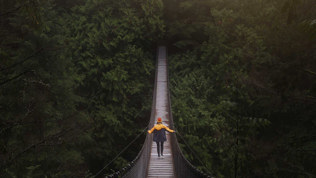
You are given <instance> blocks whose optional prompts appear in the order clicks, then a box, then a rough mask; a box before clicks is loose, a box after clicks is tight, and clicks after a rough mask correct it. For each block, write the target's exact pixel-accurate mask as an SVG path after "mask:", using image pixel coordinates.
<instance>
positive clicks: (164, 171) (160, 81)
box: [147, 46, 175, 178]
mask: <svg viewBox="0 0 316 178" xmlns="http://www.w3.org/2000/svg"><path fill="white" fill-rule="evenodd" d="M157 67H158V73H157V92H156V112H155V118H156V119H157V118H158V117H161V118H162V122H163V124H164V125H166V126H168V127H169V115H168V107H169V103H168V92H169V91H168V83H167V82H168V78H167V77H168V76H167V57H166V47H164V46H160V47H159V48H158V65H157ZM156 122H157V120H156ZM166 134H167V141H166V142H164V151H163V154H164V158H158V154H157V145H156V143H155V142H153V144H152V148H151V155H150V160H149V167H148V175H147V177H148V178H159V177H161V178H171V177H175V176H174V167H173V158H172V153H171V148H170V147H171V145H170V135H169V133H168V132H166Z"/></svg>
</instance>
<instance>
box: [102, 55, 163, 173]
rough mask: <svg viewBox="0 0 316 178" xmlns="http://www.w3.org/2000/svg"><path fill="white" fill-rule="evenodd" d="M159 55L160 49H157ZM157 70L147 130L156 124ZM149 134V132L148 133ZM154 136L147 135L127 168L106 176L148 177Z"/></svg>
mask: <svg viewBox="0 0 316 178" xmlns="http://www.w3.org/2000/svg"><path fill="white" fill-rule="evenodd" d="M157 54H158V49H157ZM157 66H158V55H157V57H156V69H157ZM157 72H158V71H157V70H156V71H155V83H154V91H153V99H152V106H151V114H150V119H149V123H148V126H147V128H152V127H153V126H154V122H155V108H156V92H157ZM146 133H147V132H146ZM152 140H153V135H152V134H148V133H147V134H146V138H145V141H144V144H143V146H142V149H141V150H140V152H139V153H138V155H137V156H136V158H135V159H134V160H133V161H131V162H130V163H129V164H128V165H127V166H126V167H124V168H122V169H121V170H119V171H117V172H115V173H113V174H111V175H107V176H105V177H106V178H112V177H124V178H135V177H146V175H147V172H148V163H149V160H150V159H149V158H150V153H151V145H152Z"/></svg>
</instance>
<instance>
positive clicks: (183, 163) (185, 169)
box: [166, 52, 211, 178]
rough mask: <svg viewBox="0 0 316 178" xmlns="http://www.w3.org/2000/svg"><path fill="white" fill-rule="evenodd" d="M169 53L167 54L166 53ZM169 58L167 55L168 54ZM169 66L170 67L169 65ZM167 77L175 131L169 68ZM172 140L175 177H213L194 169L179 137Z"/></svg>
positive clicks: (171, 123) (173, 135)
mask: <svg viewBox="0 0 316 178" xmlns="http://www.w3.org/2000/svg"><path fill="white" fill-rule="evenodd" d="M166 53H167V52H166ZM166 57H167V54H166ZM167 66H168V65H167ZM167 76H168V105H169V106H168V113H169V123H170V127H171V128H172V129H175V127H174V122H173V116H172V109H171V94H170V83H169V68H168V70H167ZM170 139H171V142H170V143H171V149H172V153H173V154H172V155H173V163H174V171H175V175H176V176H177V177H181V178H195V177H197V178H200V177H211V175H208V174H206V173H204V172H202V171H201V170H199V169H197V168H196V167H194V166H193V165H192V164H191V163H190V162H189V161H188V160H187V159H186V158H185V156H184V155H183V153H182V151H181V149H180V146H179V143H178V140H177V136H176V135H175V134H171V135H170Z"/></svg>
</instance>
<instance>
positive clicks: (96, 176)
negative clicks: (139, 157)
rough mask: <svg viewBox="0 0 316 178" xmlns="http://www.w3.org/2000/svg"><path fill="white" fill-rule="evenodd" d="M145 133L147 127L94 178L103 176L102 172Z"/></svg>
mask: <svg viewBox="0 0 316 178" xmlns="http://www.w3.org/2000/svg"><path fill="white" fill-rule="evenodd" d="M145 131H147V127H145V128H144V129H143V131H142V132H141V133H139V134H138V135H137V136H136V137H135V138H134V140H132V141H131V142H130V143H129V144H128V145H127V146H126V147H125V148H124V149H123V150H122V151H121V152H120V153H119V154H117V155H116V156H115V157H114V158H113V159H112V161H110V162H109V163H108V164H106V165H105V166H104V167H103V168H102V169H101V170H100V171H99V172H98V173H96V174H95V175H94V176H93V178H94V177H97V176H98V175H99V174H101V172H102V171H103V170H104V169H105V168H107V167H108V166H109V165H110V164H111V163H112V162H114V161H115V160H116V159H117V158H118V157H119V156H120V155H121V154H122V153H123V152H124V151H125V150H126V149H127V148H128V147H129V146H131V145H132V143H134V142H135V141H136V140H137V139H138V138H139V137H140V136H141V135H142V134H143V133H144V132H145Z"/></svg>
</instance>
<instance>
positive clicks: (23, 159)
mask: <svg viewBox="0 0 316 178" xmlns="http://www.w3.org/2000/svg"><path fill="white" fill-rule="evenodd" d="M161 8H162V4H161V2H159V1H156V2H152V1H145V0H144V1H113V0H107V1H99V0H89V1H76V2H74V1H70V0H66V1H59V0H49V1H46V0H45V1H41V0H40V1H35V0H28V1H25V2H24V1H19V0H15V1H10V2H9V1H8V2H5V3H1V14H0V17H1V26H0V35H1V42H0V55H1V56H0V64H1V65H0V73H1V74H0V92H1V96H0V112H1V114H2V115H1V122H0V125H1V130H0V134H1V135H0V143H1V144H0V145H1V146H0V150H1V152H0V157H1V162H0V163H1V168H0V176H1V177H85V176H89V175H90V176H91V175H94V174H95V173H96V172H98V171H99V170H100V169H101V168H102V167H103V166H104V165H105V164H106V163H108V162H109V161H110V160H112V159H113V158H114V156H115V155H116V154H118V152H119V151H120V150H122V148H123V147H125V146H126V145H127V144H128V142H129V141H130V139H131V138H132V137H134V136H135V135H137V134H138V133H139V130H142V129H143V128H144V127H145V126H146V122H147V121H146V120H148V118H149V111H150V108H149V107H150V104H149V103H150V99H151V97H149V96H150V95H151V92H152V90H151V89H150V88H151V87H152V78H153V74H154V72H153V71H154V64H153V63H154V59H155V58H154V55H155V54H154V53H153V52H154V48H153V47H154V43H155V41H157V39H158V38H159V37H160V36H161V35H162V34H163V31H164V25H163V21H162V20H161V15H162V13H161V10H162V9H161ZM144 34H145V35H144ZM2 39H3V40H2ZM144 121H145V122H144ZM140 144H141V140H140V141H139V143H138V145H133V146H134V147H136V148H137V149H133V150H130V151H129V152H127V153H126V154H125V155H123V156H122V157H120V158H119V159H118V160H117V161H116V162H114V163H113V164H112V165H110V167H109V168H108V169H107V170H105V171H104V172H103V174H104V173H106V172H107V173H110V171H109V170H111V169H114V170H117V169H119V168H121V167H122V166H124V165H125V164H126V163H127V162H128V161H130V160H132V159H134V157H135V156H136V154H137V153H138V151H139V149H140V146H141V145H140Z"/></svg>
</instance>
